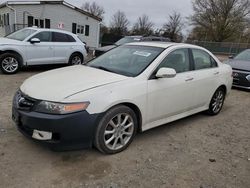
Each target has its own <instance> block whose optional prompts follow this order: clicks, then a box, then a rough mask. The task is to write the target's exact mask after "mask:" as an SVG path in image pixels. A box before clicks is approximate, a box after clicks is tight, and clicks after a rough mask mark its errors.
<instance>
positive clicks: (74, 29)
mask: <svg viewBox="0 0 250 188" xmlns="http://www.w3.org/2000/svg"><path fill="white" fill-rule="evenodd" d="M76 26H77V24H76V23H72V33H74V34H76Z"/></svg>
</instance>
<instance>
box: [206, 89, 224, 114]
mask: <svg viewBox="0 0 250 188" xmlns="http://www.w3.org/2000/svg"><path fill="white" fill-rule="evenodd" d="M225 96H226V92H225V89H224V88H222V87H220V88H218V89H217V90H216V91H215V93H214V95H213V97H212V99H211V101H210V104H209V109H208V110H207V113H208V114H209V115H212V116H214V115H217V114H219V113H220V111H221V109H222V107H223V104H224V100H225Z"/></svg>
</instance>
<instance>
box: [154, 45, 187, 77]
mask: <svg viewBox="0 0 250 188" xmlns="http://www.w3.org/2000/svg"><path fill="white" fill-rule="evenodd" d="M162 67H165V68H172V69H175V71H176V72H177V73H180V72H186V71H189V70H190V63H189V52H188V49H178V50H175V51H173V52H171V53H170V54H169V55H168V56H167V57H166V58H165V59H164V60H163V61H162V63H161V64H160V66H159V67H158V70H159V69H160V68H162Z"/></svg>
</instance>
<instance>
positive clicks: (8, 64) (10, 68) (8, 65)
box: [2, 57, 18, 73]
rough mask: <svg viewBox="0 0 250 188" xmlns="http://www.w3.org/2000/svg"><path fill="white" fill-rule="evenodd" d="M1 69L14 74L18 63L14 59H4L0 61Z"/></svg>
mask: <svg viewBox="0 0 250 188" xmlns="http://www.w3.org/2000/svg"><path fill="white" fill-rule="evenodd" d="M2 68H3V69H4V70H5V71H6V72H8V73H12V72H15V71H16V70H17V69H18V61H17V60H16V59H15V58H14V57H6V58H4V59H3V60H2Z"/></svg>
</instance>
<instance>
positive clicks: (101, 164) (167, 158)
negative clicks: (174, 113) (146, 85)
mask: <svg viewBox="0 0 250 188" xmlns="http://www.w3.org/2000/svg"><path fill="white" fill-rule="evenodd" d="M41 71H44V69H43V68H42V69H41V68H38V69H29V70H25V71H22V72H20V73H18V74H16V75H10V76H6V75H2V74H1V73H0V187H1V188H8V187H20V188H24V187H25V188H28V187H32V188H33V187H42V188H45V187H60V188H64V187H65V188H69V187H150V188H151V187H164V188H165V187H166V188H168V187H176V188H189V187H190V188H195V187H196V188H224V187H226V188H249V187H250V111H249V106H250V92H247V91H241V90H232V92H231V95H230V96H229V97H228V98H227V100H226V103H225V106H224V108H223V110H222V112H221V114H219V115H218V116H216V117H209V116H207V115H204V114H197V115H194V116H192V117H189V118H185V119H183V120H180V121H177V122H174V123H170V124H168V125H164V126H161V127H159V128H156V129H153V130H150V131H147V132H145V133H142V134H139V135H137V137H136V138H135V140H134V142H133V143H132V145H130V147H129V148H128V149H127V150H126V151H124V152H122V153H120V154H117V155H111V156H107V155H106V156H105V155H103V154H101V153H99V152H97V151H96V150H95V149H90V150H81V151H74V152H60V153H57V152H52V151H50V150H49V149H47V148H44V147H41V146H40V145H38V144H35V143H33V142H31V141H30V140H28V139H26V138H25V137H23V136H22V135H21V134H20V133H19V132H18V131H17V130H16V128H15V125H14V123H13V122H12V120H11V101H12V97H13V94H14V92H15V91H16V90H17V88H18V87H19V86H20V84H21V83H22V82H23V80H24V79H26V78H28V77H29V76H31V75H34V74H36V73H38V72H41ZM211 161H214V162H211Z"/></svg>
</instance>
